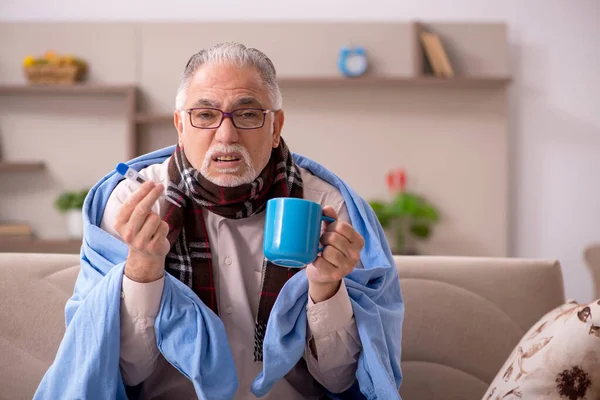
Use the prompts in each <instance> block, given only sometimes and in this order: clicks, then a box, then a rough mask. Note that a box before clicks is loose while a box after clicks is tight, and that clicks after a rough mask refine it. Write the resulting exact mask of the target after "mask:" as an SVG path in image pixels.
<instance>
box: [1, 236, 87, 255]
mask: <svg viewBox="0 0 600 400" xmlns="http://www.w3.org/2000/svg"><path fill="white" fill-rule="evenodd" d="M80 250H81V240H73V239H35V238H30V237H10V236H0V253H60V254H79V252H80Z"/></svg>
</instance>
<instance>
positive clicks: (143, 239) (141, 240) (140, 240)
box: [134, 213, 162, 249]
mask: <svg viewBox="0 0 600 400" xmlns="http://www.w3.org/2000/svg"><path fill="white" fill-rule="evenodd" d="M161 222H162V220H161V219H160V217H159V216H158V215H157V214H155V213H150V214H148V216H147V217H146V220H145V221H144V223H143V224H142V226H141V227H140V231H139V232H138V234H137V235H136V237H135V243H134V245H135V246H136V247H137V248H139V249H143V248H144V247H146V246H147V245H148V243H149V242H150V240H151V239H152V237H153V236H154V234H155V233H156V230H157V229H158V227H159V226H160V223H161Z"/></svg>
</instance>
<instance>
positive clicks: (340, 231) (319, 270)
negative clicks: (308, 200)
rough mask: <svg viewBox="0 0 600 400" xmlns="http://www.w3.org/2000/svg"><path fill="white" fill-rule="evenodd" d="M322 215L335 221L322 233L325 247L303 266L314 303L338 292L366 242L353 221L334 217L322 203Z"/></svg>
mask: <svg viewBox="0 0 600 400" xmlns="http://www.w3.org/2000/svg"><path fill="white" fill-rule="evenodd" d="M323 215H325V216H327V217H331V218H333V219H335V220H336V222H332V223H330V224H329V225H328V226H327V228H326V229H325V232H324V233H323V235H321V243H322V244H323V246H325V249H324V250H323V252H322V253H321V255H320V256H318V257H317V259H316V260H315V261H314V262H313V263H312V264H309V265H308V266H307V267H306V276H307V277H308V294H309V295H310V297H311V299H312V300H313V302H315V303H319V302H321V301H325V300H327V299H330V298H331V297H333V296H334V295H335V294H336V293H337V291H338V290H339V288H340V284H341V282H342V279H344V277H345V276H346V275H348V274H349V273H350V272H352V270H353V269H354V267H355V266H356V264H358V262H359V261H360V252H361V250H362V248H363V246H364V245H365V240H364V239H363V237H362V236H361V235H360V234H359V233H358V232H356V231H355V230H354V228H353V227H352V225H350V224H349V223H347V222H344V221H337V219H338V215H337V213H336V212H335V210H334V209H333V207H331V206H325V207H323Z"/></svg>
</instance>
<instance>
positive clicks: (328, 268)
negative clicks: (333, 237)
mask: <svg viewBox="0 0 600 400" xmlns="http://www.w3.org/2000/svg"><path fill="white" fill-rule="evenodd" d="M331 249H332V248H331ZM325 250H327V249H325ZM332 251H335V249H333V250H329V251H327V253H328V254H327V255H328V256H330V255H331V254H330V252H332ZM324 255H325V251H323V256H321V257H317V259H316V260H315V261H314V262H313V266H314V267H315V269H316V270H317V271H318V273H319V276H320V277H321V279H323V280H325V281H329V282H334V281H339V280H341V279H343V278H344V276H346V274H345V273H344V271H343V270H342V269H341V268H338V267H336V266H335V265H334V264H332V263H331V262H330V261H329V260H328V259H327V258H325V257H324Z"/></svg>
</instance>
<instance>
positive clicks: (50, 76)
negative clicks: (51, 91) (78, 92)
mask: <svg viewBox="0 0 600 400" xmlns="http://www.w3.org/2000/svg"><path fill="white" fill-rule="evenodd" d="M85 72H86V67H85V65H82V64H72V65H49V64H42V65H32V66H29V67H25V75H26V76H27V81H28V82H29V83H31V84H42V85H49V84H63V85H64V84H66V85H68V84H73V83H76V82H79V81H81V80H82V79H83V78H84V76H85Z"/></svg>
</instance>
